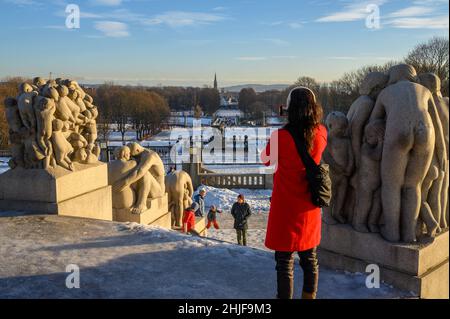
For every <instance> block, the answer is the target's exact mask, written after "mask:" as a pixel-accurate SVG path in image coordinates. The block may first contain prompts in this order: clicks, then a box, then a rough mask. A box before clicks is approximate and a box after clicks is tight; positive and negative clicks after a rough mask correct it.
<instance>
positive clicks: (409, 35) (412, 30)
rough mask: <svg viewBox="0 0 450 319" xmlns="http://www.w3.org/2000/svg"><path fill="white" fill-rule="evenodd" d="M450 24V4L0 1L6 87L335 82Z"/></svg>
mask: <svg viewBox="0 0 450 319" xmlns="http://www.w3.org/2000/svg"><path fill="white" fill-rule="evenodd" d="M68 4H77V5H78V6H79V8H80V11H81V21H80V28H79V29H68V28H66V26H65V22H66V17H67V14H66V13H65V9H66V6H67V5H68ZM368 5H376V6H377V7H376V8H379V10H380V28H373V27H370V28H369V27H367V26H366V19H367V17H368V15H369V14H370V13H368V12H367V11H366V9H367V6H368ZM372 8H373V7H372ZM372 12H374V11H372ZM448 19H449V1H448V0H414V1H412V0H409V1H408V0H369V1H353V0H338V1H336V0H333V1H331V0H316V1H313V0H276V1H275V0H85V1H75V0H69V1H64V0H47V1H44V0H0V37H1V40H2V41H1V43H2V45H1V47H0V78H2V77H5V76H13V75H20V76H36V75H39V76H47V75H48V73H49V72H50V71H51V72H53V74H54V75H55V76H57V77H72V78H76V79H78V80H79V81H80V82H85V83H102V82H104V81H114V82H116V83H123V84H145V85H158V84H162V85H196V86H197V85H198V86H202V85H205V84H206V85H212V79H213V76H214V73H215V72H217V74H218V79H219V85H221V86H227V85H231V84H242V83H265V84H270V83H292V82H294V81H295V79H296V78H298V77H299V76H304V75H308V76H312V77H314V78H316V79H318V80H320V81H331V80H333V79H337V78H339V76H341V75H342V74H343V73H344V72H346V71H350V70H353V69H356V68H357V67H359V66H362V65H365V64H375V63H377V64H378V63H384V62H386V61H388V60H392V59H394V60H395V59H400V58H401V57H403V56H405V55H406V54H407V52H408V51H409V50H410V49H411V48H413V47H414V45H416V44H417V43H419V42H423V41H426V40H427V39H429V38H430V37H432V36H436V35H437V36H444V35H447V34H448V25H449V22H448Z"/></svg>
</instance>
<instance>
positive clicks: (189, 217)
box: [183, 210, 195, 232]
mask: <svg viewBox="0 0 450 319" xmlns="http://www.w3.org/2000/svg"><path fill="white" fill-rule="evenodd" d="M184 224H187V231H188V232H190V231H191V230H193V229H194V228H195V214H194V212H193V211H191V210H185V211H184V213H183V228H184Z"/></svg>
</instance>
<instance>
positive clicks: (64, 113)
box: [56, 85, 75, 123]
mask: <svg viewBox="0 0 450 319" xmlns="http://www.w3.org/2000/svg"><path fill="white" fill-rule="evenodd" d="M56 89H57V92H58V99H57V100H56V117H57V118H58V119H60V120H61V121H64V122H65V121H70V122H72V123H75V119H74V117H73V114H72V111H71V109H70V107H69V105H68V100H70V99H68V98H66V97H67V94H68V93H69V90H68V89H67V87H65V86H63V85H59V86H58V87H57V88H56Z"/></svg>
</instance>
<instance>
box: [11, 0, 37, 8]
mask: <svg viewBox="0 0 450 319" xmlns="http://www.w3.org/2000/svg"><path fill="white" fill-rule="evenodd" d="M3 2H5V3H9V4H13V5H16V6H21V7H22V6H31V5H41V3H40V2H38V1H35V0H3Z"/></svg>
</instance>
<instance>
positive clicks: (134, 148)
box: [127, 143, 145, 156]
mask: <svg viewBox="0 0 450 319" xmlns="http://www.w3.org/2000/svg"><path fill="white" fill-rule="evenodd" d="M127 146H128V147H129V148H130V152H131V156H138V155H140V154H142V153H143V152H144V151H145V149H144V148H143V147H142V146H141V145H140V144H138V143H130V144H128V145H127Z"/></svg>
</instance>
